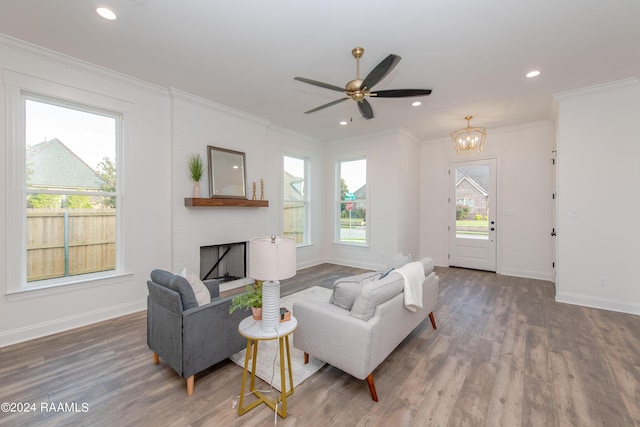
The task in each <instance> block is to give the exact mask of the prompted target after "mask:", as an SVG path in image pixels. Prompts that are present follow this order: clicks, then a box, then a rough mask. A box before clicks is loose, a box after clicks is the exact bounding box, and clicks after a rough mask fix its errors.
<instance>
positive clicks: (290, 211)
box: [282, 155, 309, 244]
mask: <svg viewBox="0 0 640 427" xmlns="http://www.w3.org/2000/svg"><path fill="white" fill-rule="evenodd" d="M308 169H309V168H308V160H307V159H304V158H301V157H294V156H287V155H285V156H284V175H283V180H282V182H283V184H284V188H283V192H282V195H283V196H282V197H283V204H282V205H283V231H284V235H285V236H287V237H292V238H294V239H295V240H296V243H297V244H307V243H309V228H308V226H307V224H309V195H308V188H307V185H306V184H307V182H308V179H307V174H308Z"/></svg>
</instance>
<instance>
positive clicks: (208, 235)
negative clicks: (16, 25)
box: [0, 36, 325, 347]
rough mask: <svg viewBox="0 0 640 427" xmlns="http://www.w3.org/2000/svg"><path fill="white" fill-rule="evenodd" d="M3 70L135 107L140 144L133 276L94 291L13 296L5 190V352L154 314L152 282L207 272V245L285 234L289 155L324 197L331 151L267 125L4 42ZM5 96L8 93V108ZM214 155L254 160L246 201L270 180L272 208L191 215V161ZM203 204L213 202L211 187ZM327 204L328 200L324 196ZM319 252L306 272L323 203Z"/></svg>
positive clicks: (132, 142)
mask: <svg viewBox="0 0 640 427" xmlns="http://www.w3.org/2000/svg"><path fill="white" fill-rule="evenodd" d="M0 70H1V71H2V73H3V75H4V74H5V70H10V71H11V72H13V73H23V74H26V75H30V76H34V77H37V78H40V79H44V80H49V81H52V82H55V83H57V84H59V85H66V86H68V87H70V88H77V89H81V90H85V91H89V92H93V93H97V94H102V95H104V96H109V97H112V98H115V99H119V100H122V101H124V102H127V103H129V104H130V105H131V106H132V107H131V113H132V114H131V115H132V117H133V119H132V122H128V123H126V126H127V127H128V128H130V129H132V131H131V133H130V134H131V139H129V140H127V141H126V142H125V145H126V146H125V158H126V162H125V172H124V173H125V175H126V181H127V184H128V185H127V188H126V193H125V196H124V204H126V211H127V212H128V213H127V215H126V216H125V218H124V221H125V222H126V230H127V233H126V236H125V243H126V246H125V250H126V252H125V258H126V263H125V264H126V273H127V274H125V275H124V276H122V277H118V278H113V279H104V280H100V281H96V282H92V283H90V284H87V283H83V284H78V285H68V286H63V287H57V288H55V289H50V290H39V291H30V292H25V293H22V294H13V295H10V296H8V295H7V294H6V293H5V290H6V289H7V283H6V282H7V276H6V275H5V274H4V272H6V271H7V260H8V259H10V257H9V254H10V253H11V252H10V251H11V250H12V248H11V247H10V246H9V244H8V242H7V229H8V227H11V224H9V223H8V215H7V214H8V212H11V211H10V209H11V206H10V205H9V204H8V203H7V201H8V191H7V188H6V186H2V187H0V224H1V226H0V241H1V242H2V243H1V245H0V271H1V272H3V274H2V275H1V276H0V277H1V280H2V282H1V283H0V347H2V346H4V345H8V344H11V343H15V342H20V341H25V340H28V339H32V338H36V337H39V336H44V335H49V334H52V333H55V332H60V331H63V330H67V329H71V328H74V327H78V326H83V325H86V324H89V323H93V322H97V321H100V320H104V319H108V318H112V317H116V316H120V315H123V314H127V313H131V312H135V311H139V310H143V309H145V308H146V297H147V286H146V281H147V279H148V277H149V272H150V271H151V270H153V269H154V268H162V269H166V270H170V271H177V270H178V269H182V268H183V267H188V268H190V269H192V270H194V271H199V247H200V246H202V245H208V244H216V243H228V242H236V241H244V240H249V239H250V238H252V237H257V236H261V235H269V234H274V233H275V234H280V233H281V231H282V201H281V199H282V154H283V153H284V151H285V148H284V147H285V146H286V147H287V150H291V151H292V152H296V153H298V154H300V155H303V156H305V157H308V158H309V159H310V160H311V165H312V180H313V181H314V182H315V185H318V188H319V189H320V190H321V189H322V182H323V177H322V175H321V173H322V165H323V162H324V151H323V148H322V144H321V143H319V142H318V141H315V140H313V139H311V138H308V137H303V136H300V135H296V134H293V133H291V132H289V131H287V130H286V129H279V128H275V127H272V126H270V124H269V123H268V122H266V121H264V120H262V119H259V118H256V117H252V116H249V115H247V114H244V113H242V112H239V111H234V110H232V109H229V108H226V107H224V106H221V105H218V104H216V103H213V102H210V101H206V100H203V99H200V98H197V97H195V96H192V95H189V94H186V93H182V92H180V91H177V90H172V89H167V88H159V87H157V86H153V85H150V84H147V83H144V82H140V81H137V80H134V79H131V78H128V77H127V76H123V75H120V74H117V73H113V72H111V71H109V70H105V69H102V68H99V67H95V66H92V65H90V64H86V63H83V62H81V61H77V60H74V59H72V58H69V57H66V56H63V55H60V54H57V53H55V52H51V51H47V50H44V49H40V48H37V47H34V46H31V45H28V44H25V43H22V42H19V41H16V40H13V39H9V38H4V37H2V36H0ZM4 98H5V87H4V85H3V86H1V87H0V99H4ZM10 114H11V112H7V111H6V110H5V102H0V141H1V142H2V148H3V149H2V150H0V164H2V165H3V168H2V174H3V182H7V178H8V177H7V175H6V174H7V173H8V172H7V168H6V167H5V165H6V164H7V163H6V162H7V158H6V144H7V127H6V126H7V123H6V120H7V119H6V118H7V116H8V115H10ZM207 145H214V146H219V147H224V148H230V149H233V150H237V151H243V152H245V153H246V162H247V164H246V167H247V181H248V188H247V192H248V193H247V194H248V195H249V197H250V196H251V192H252V188H251V186H250V185H251V183H252V182H253V181H257V182H258V193H259V191H260V190H259V188H260V187H259V182H260V179H261V178H264V180H265V198H266V199H267V200H269V207H268V208H227V207H224V208H187V207H185V206H184V198H185V197H191V195H192V183H191V181H190V179H189V175H188V169H187V160H188V158H189V156H190V155H191V154H195V153H200V154H201V156H202V157H203V159H205V161H206V158H207V152H206V146H207ZM201 184H202V194H203V195H205V197H206V195H208V192H209V189H208V183H207V179H204V180H203V181H202V182H201ZM320 193H321V194H323V193H322V191H320ZM315 203H316V204H315V206H313V207H312V210H313V215H314V216H315V217H316V218H317V219H318V222H317V223H316V222H313V225H312V230H311V233H312V236H314V242H313V243H314V244H312V245H309V246H307V247H304V248H301V249H300V250H298V266H306V265H314V264H315V263H319V262H322V259H323V257H324V254H323V250H324V244H325V240H324V239H323V237H324V232H323V226H322V223H323V221H324V220H323V210H322V209H321V203H318V200H316V201H315Z"/></svg>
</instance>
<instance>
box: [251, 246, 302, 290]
mask: <svg viewBox="0 0 640 427" xmlns="http://www.w3.org/2000/svg"><path fill="white" fill-rule="evenodd" d="M295 275H296V241H295V239H292V238H290V237H280V236H278V237H276V236H271V237H268V236H267V237H257V238H255V239H252V240H251V241H250V242H249V276H250V277H251V278H252V279H256V280H284V279H288V278H289V277H293V276H295Z"/></svg>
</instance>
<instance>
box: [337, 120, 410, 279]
mask: <svg viewBox="0 0 640 427" xmlns="http://www.w3.org/2000/svg"><path fill="white" fill-rule="evenodd" d="M418 149H419V146H418V144H417V142H416V141H415V140H414V139H413V138H411V137H410V136H408V135H406V134H405V133H403V132H399V131H393V132H386V133H382V134H377V135H369V136H366V137H362V138H355V139H349V140H342V141H337V142H334V143H331V144H329V145H328V146H327V148H326V150H327V151H326V163H325V176H326V179H325V182H326V183H327V186H326V194H325V197H326V209H325V215H326V218H327V221H325V222H326V224H327V227H329V228H328V230H327V236H328V239H329V240H328V241H329V243H328V245H327V251H326V254H327V260H328V262H333V263H336V264H346V265H352V266H357V267H362V268H372V269H380V268H383V267H384V266H385V265H387V264H389V262H390V260H391V258H392V257H393V256H394V255H396V254H397V253H399V252H404V253H408V252H412V256H413V257H414V258H417V255H418V254H417V252H418V242H417V237H416V236H417V230H418V227H419V224H418V222H417V220H418V216H417V206H418V202H417V197H418V191H417V187H418V182H419V164H418V162H417V159H418V152H419V150H418ZM363 156H364V157H366V158H367V197H368V203H369V209H368V212H367V224H368V227H369V229H368V232H369V235H368V240H369V245H368V246H366V247H361V246H355V245H345V244H340V243H335V238H334V227H335V216H336V213H335V188H334V185H335V178H334V177H335V165H336V162H337V161H339V160H349V159H354V158H358V157H363ZM329 177H331V178H329ZM405 191H407V192H408V193H404V192H405ZM411 233H413V235H411Z"/></svg>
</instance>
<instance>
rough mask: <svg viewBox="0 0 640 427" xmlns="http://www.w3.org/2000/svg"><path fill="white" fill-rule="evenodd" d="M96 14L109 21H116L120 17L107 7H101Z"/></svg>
mask: <svg viewBox="0 0 640 427" xmlns="http://www.w3.org/2000/svg"><path fill="white" fill-rule="evenodd" d="M96 12H97V13H98V15H100V16H102V17H103V18H104V19H108V20H109V21H115V19H116V18H117V17H118V16H117V15H116V13H115V12H114V11H113V10H111V9H109V8H107V7H99V8H97V9H96Z"/></svg>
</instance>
